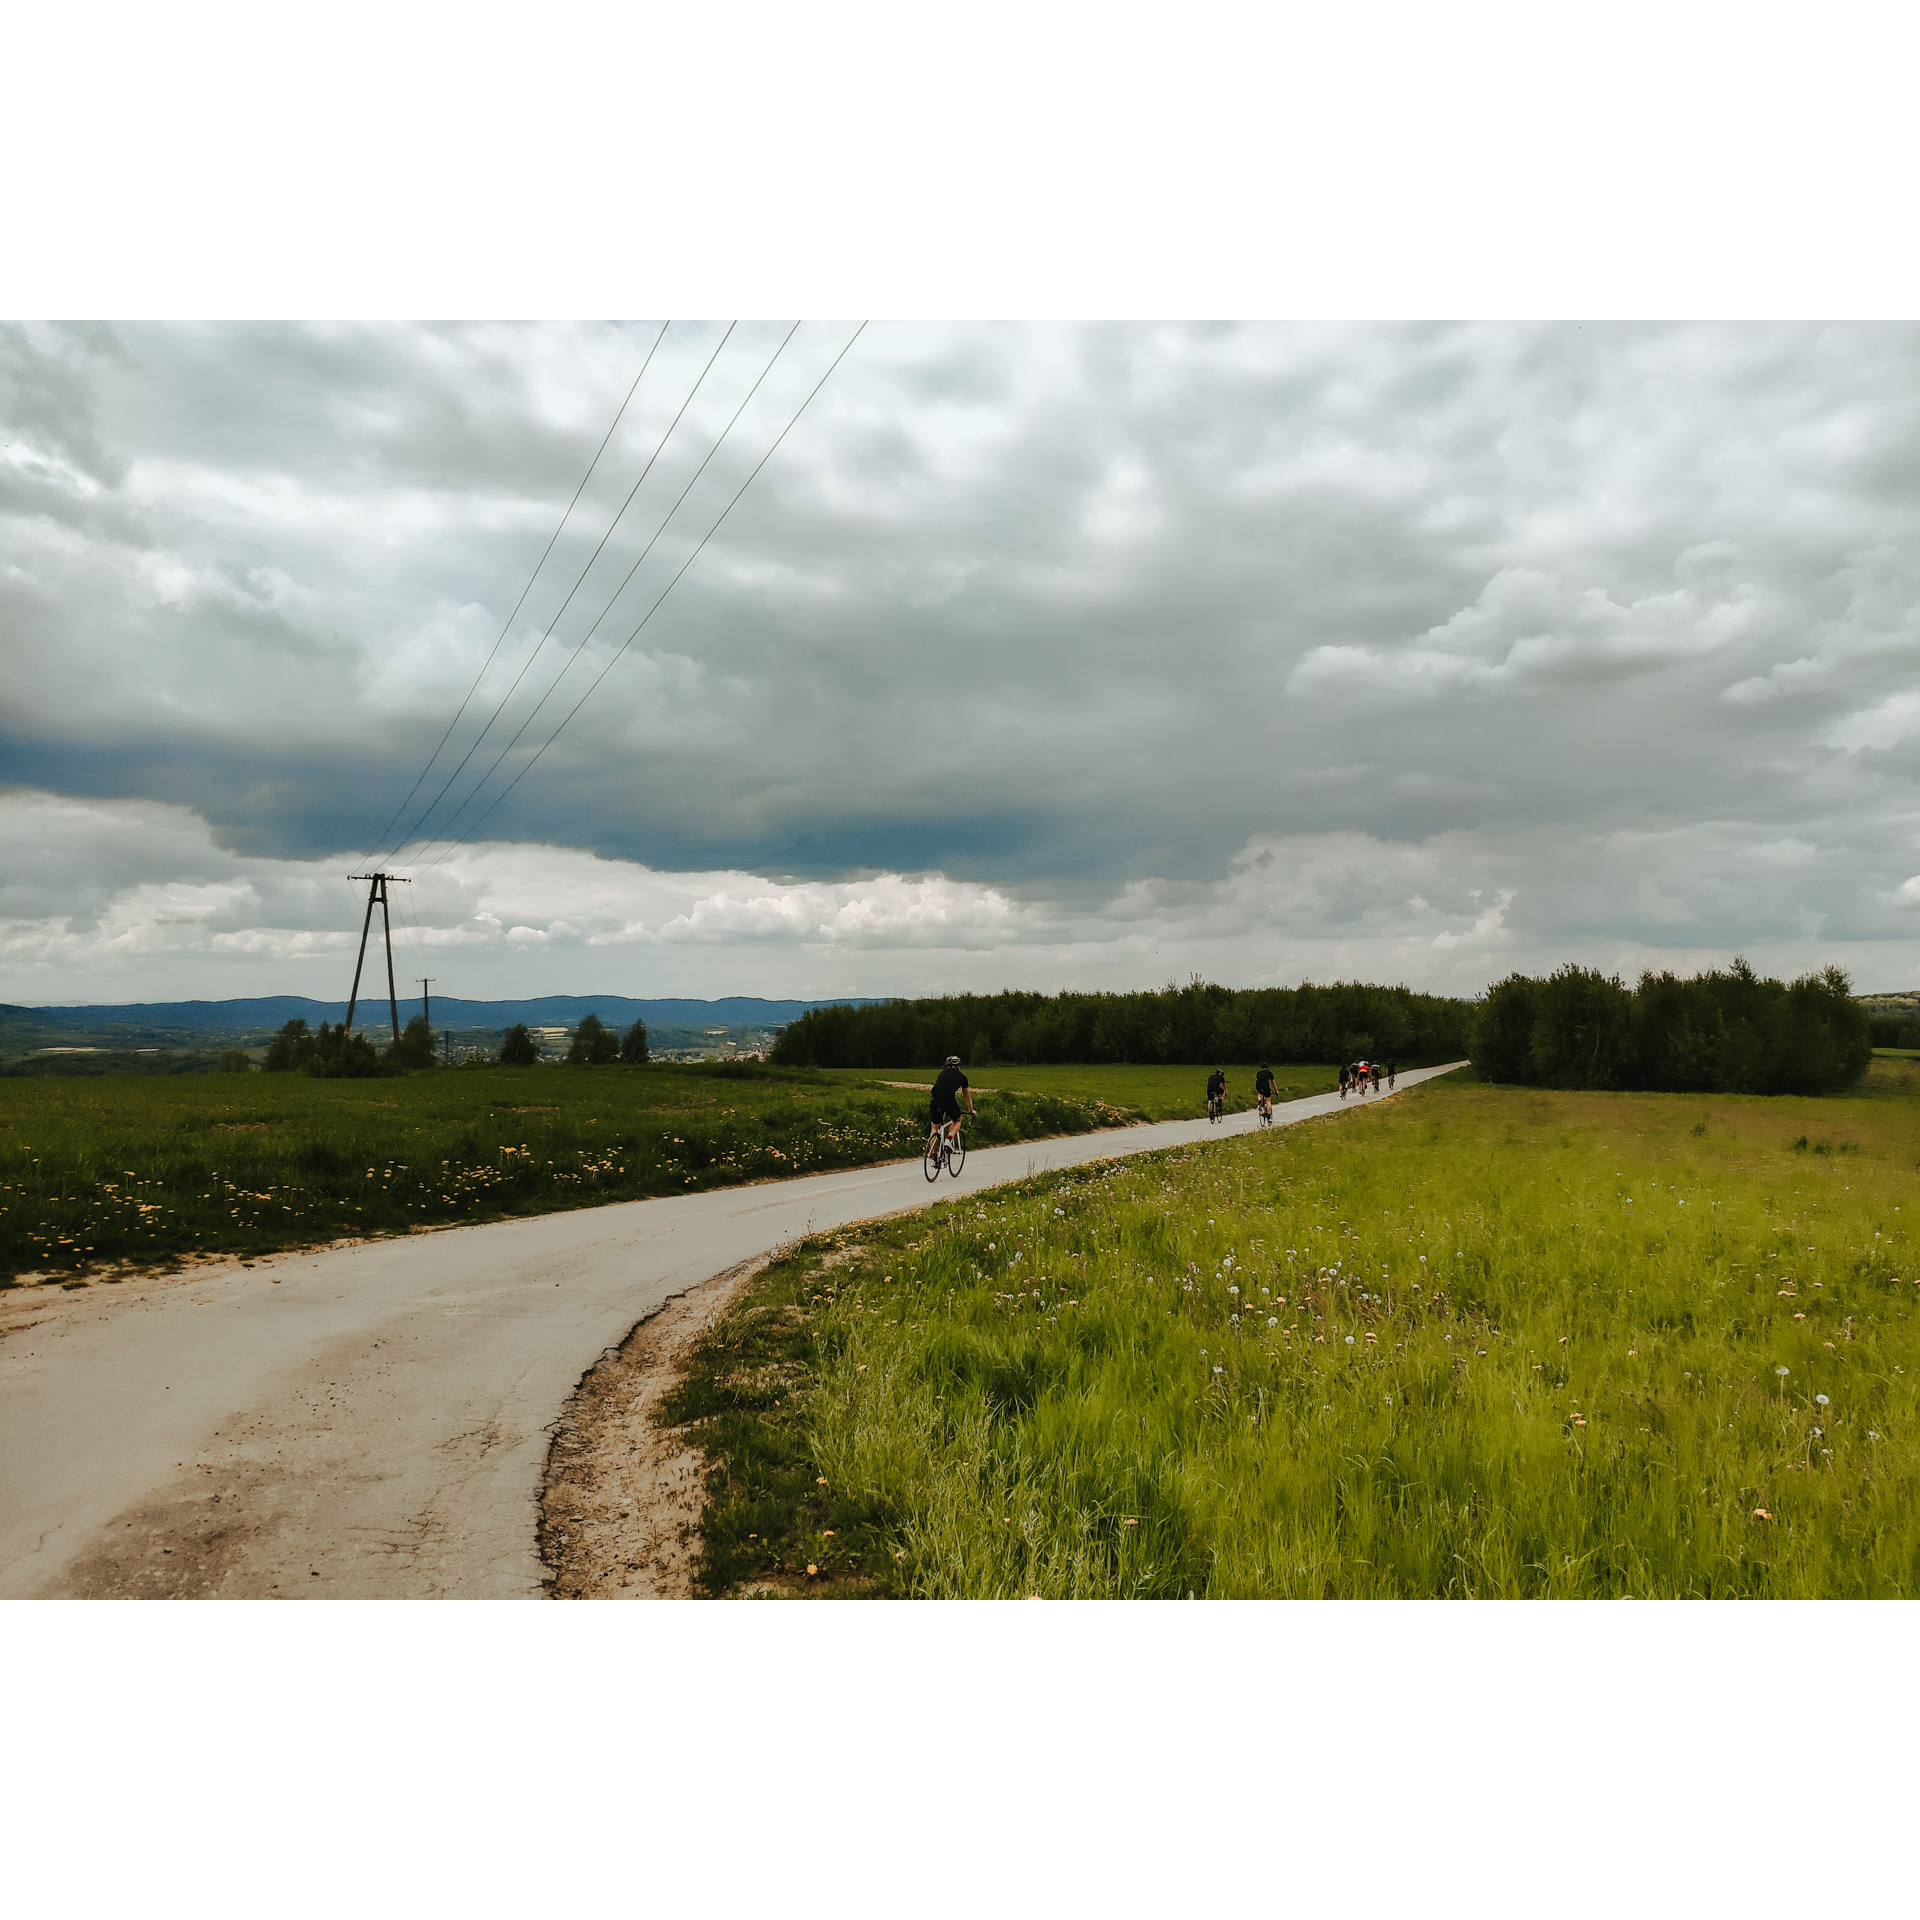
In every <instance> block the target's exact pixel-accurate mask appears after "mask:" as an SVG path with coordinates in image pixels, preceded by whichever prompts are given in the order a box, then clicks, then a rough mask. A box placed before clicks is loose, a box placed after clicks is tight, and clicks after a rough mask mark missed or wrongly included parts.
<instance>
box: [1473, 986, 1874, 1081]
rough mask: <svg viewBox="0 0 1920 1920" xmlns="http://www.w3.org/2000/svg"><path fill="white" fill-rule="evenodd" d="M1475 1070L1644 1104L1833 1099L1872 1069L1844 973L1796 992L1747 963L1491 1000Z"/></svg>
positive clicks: (1513, 989) (1477, 1024)
mask: <svg viewBox="0 0 1920 1920" xmlns="http://www.w3.org/2000/svg"><path fill="white" fill-rule="evenodd" d="M1469 1055H1470V1058H1471V1059H1472V1061H1473V1064H1474V1066H1475V1068H1476V1069H1477V1070H1478V1072H1479V1074H1480V1076H1481V1078H1482V1079H1485V1080H1493V1081H1502V1082H1506V1083H1508V1084H1513V1085H1519V1086H1530V1087H1567V1088H1594V1089H1602V1090H1604V1089H1616V1090H1634V1091H1640V1092H1646V1093H1835V1092H1838V1091H1839V1090H1840V1089H1841V1088H1842V1087H1849V1086H1852V1085H1853V1083H1854V1082H1855V1081H1856V1080H1858V1079H1859V1078H1860V1076H1861V1074H1863V1073H1864V1072H1865V1071H1866V1068H1867V1062H1868V1061H1869V1060H1870V1059H1871V1058H1872V1057H1873V1038H1872V1034H1871V1032H1870V1029H1869V1023H1868V1019H1867V1015H1866V1013H1865V1012H1864V1010H1863V1009H1862V1008H1861V1007H1860V1005H1859V1003H1858V1002H1857V1001H1855V999H1854V997H1853V986H1852V983H1851V982H1850V981H1849V980H1848V978H1847V976H1846V974H1845V972H1844V971H1843V970H1842V969H1841V968H1839V967H1827V968H1825V969H1824V970H1823V971H1821V972H1819V973H1809V974H1804V975H1802V976H1801V977H1800V978H1799V979H1798V980H1795V981H1793V982H1791V983H1790V984H1789V983H1788V982H1785V981H1780V980H1763V979H1762V978H1761V977H1760V976H1759V975H1758V974H1757V973H1755V972H1754V970H1753V968H1752V967H1751V966H1749V965H1748V964H1747V962H1746V961H1745V960H1735V961H1734V963H1733V965H1732V966H1731V967H1729V968H1727V969H1725V970H1724V971H1721V970H1719V969H1715V970H1713V971H1710V972H1707V973H1702V974H1697V975H1695V976H1694V977H1693V978H1691V979H1686V980H1682V979H1679V978H1677V977H1676V976H1675V975H1674V974H1672V973H1654V972H1651V971H1648V972H1646V973H1643V974H1642V975H1641V976H1640V983H1639V985H1638V986H1637V987H1632V988H1629V987H1627V986H1626V985H1624V984H1623V983H1622V982H1621V981H1620V980H1619V979H1618V978H1616V977H1614V976H1611V975H1608V974H1603V973H1601V972H1600V971H1599V970H1598V969H1597V968H1589V967H1575V966H1566V967H1561V968H1560V969H1559V970H1558V971H1557V972H1555V973H1553V974H1550V975H1549V976H1548V977H1547V978H1546V979H1544V980H1537V979H1531V978H1529V977H1528V976H1527V975H1525V974H1520V973H1516V974H1510V975H1509V976H1508V977H1507V978H1506V979H1505V980H1502V981H1501V982H1500V983H1499V984H1498V985H1497V986H1494V987H1490V988H1489V989H1488V990H1487V994H1486V997H1485V998H1484V999H1483V1000H1482V1001H1481V1003H1480V1006H1479V1009H1478V1013H1477V1016H1476V1018H1475V1020H1474V1024H1473V1040H1472V1046H1471V1048H1470V1049H1469Z"/></svg>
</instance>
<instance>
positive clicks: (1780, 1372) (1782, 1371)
mask: <svg viewBox="0 0 1920 1920" xmlns="http://www.w3.org/2000/svg"><path fill="white" fill-rule="evenodd" d="M1774 1372H1775V1373H1777V1374H1778V1375H1779V1376H1780V1378H1781V1379H1782V1380H1784V1379H1785V1378H1786V1377H1787V1370H1786V1368H1785V1367H1775V1368H1774Z"/></svg>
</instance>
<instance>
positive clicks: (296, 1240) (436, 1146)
mask: <svg viewBox="0 0 1920 1920" xmlns="http://www.w3.org/2000/svg"><path fill="white" fill-rule="evenodd" d="M5 1084H6V1090H5V1092H4V1094H0V1284H12V1283H13V1282H14V1280H15V1278H16V1277H17V1276H25V1275H43V1276H47V1277H51V1278H56V1279H59V1280H61V1281H63V1282H64V1283H66V1284H69V1285H71V1284H77V1283H80V1282H81V1281H83V1280H85V1279H86V1278H87V1277H88V1276H90V1275H91V1276H94V1277H98V1278H102V1279H112V1278H115V1277H117V1275H118V1273H119V1272H121V1271H123V1270H126V1269H138V1268H143V1267H152V1266H165V1265H169V1264H171V1263H173V1262H176V1261H178V1260H180V1259H182V1258H183V1257H187V1256H190V1255H196V1254H208V1253H221V1254H239V1255H242V1256H246V1255H252V1254H264V1253H271V1252H275V1251H278V1250H280V1249H284V1248H289V1247H300V1246H312V1245H315V1244H318V1243H322V1242H325V1241H329V1240H334V1239H338V1238H342V1237H346V1236H363V1235H372V1234H390V1233H405V1232H409V1231H413V1230H416V1229H419V1228H422V1227H433V1226H444V1225H451V1224H454V1223H456V1222H465V1221H476V1220H490V1219H501V1218H506V1217H508V1216H510V1215H516V1214H530V1213H548V1212H552V1211H555V1210H557V1209H560V1208H565V1207H583V1206H596V1205H600V1204H603V1203H605V1202H607V1201H613V1200H637V1199H644V1198H648V1197H651V1196H654V1195H659V1194H668V1193H689V1192H694V1191H697V1190H699V1189H702V1188H706V1187H715V1186H730V1185H734V1184H736V1183H738V1182H741V1181H747V1180H765V1179H778V1178H783V1177H786V1176H789V1175H792V1174H799V1173H817V1172H822V1171H825V1170H829V1169H832V1168H837V1167H849V1166H860V1165H865V1164H869V1163H871V1162H874V1161H879V1160H891V1159H901V1158H909V1157H912V1156H914V1155H917V1154H918V1153H919V1152H920V1150H921V1148H922V1147H923V1145H924V1144H925V1140H926V1130H927V1123H926V1095H925V1094H924V1093H916V1092H912V1091H908V1090H903V1089H899V1088H892V1087H883V1086H877V1085H872V1084H854V1085H845V1084H841V1083H840V1082H838V1081H834V1080H829V1079H827V1078H825V1077H824V1076H822V1075H819V1074H815V1073H810V1072H806V1071H788V1070H783V1069H778V1068H768V1067H762V1066H743V1065H712V1066H651V1067H626V1066H605V1067H558V1066H542V1067H488V1068H474V1069H465V1068H457V1069H454V1070H452V1071H446V1070H436V1071H434V1072H429V1073H418V1074H410V1075H406V1076H401V1077H396V1078H385V1079H367V1080H322V1079H313V1078H310V1077H309V1076H308V1075H306V1074H303V1073H289V1074H260V1073H254V1074H194V1075H181V1076H177V1077H175V1076H158V1075H139V1076H135V1075H124V1076H123V1075H96V1076H90V1077H87V1078H81V1079H31V1080H11V1081H8V1082H6V1083H5ZM982 1104H983V1111H982V1115H981V1117H980V1119H978V1120H977V1121H975V1122H974V1123H973V1125H972V1128H971V1137H972V1139H973V1140H974V1141H975V1142H977V1143H978V1144H980V1145H993V1144H996V1143H999V1142H1004V1141H1011V1140H1026V1139H1034V1138H1037V1137H1039V1136H1041V1135H1045V1134H1059V1133H1081V1132H1085V1131H1087V1130H1089V1129H1090V1128H1093V1127H1097V1126H1105V1125H1113V1124H1116V1123H1118V1122H1120V1121H1122V1120H1124V1119H1126V1118H1127V1117H1128V1116H1127V1115H1126V1114H1123V1113H1121V1112H1118V1111H1117V1110H1115V1109H1114V1108H1112V1107H1110V1106H1107V1105H1104V1104H1101V1103H1100V1102H1098V1101H1095V1100H1091V1099H1084V1098H1082V1099H1074V1098H1069V1097H1065V1096H1061V1095H1056V1094H1051V1093H1044V1092H1036V1093H1019V1094H1013V1093H1009V1094H1007V1095H1004V1096H1001V1097H999V1098H997V1099H995V1100H991V1101H987V1102H983V1103H982Z"/></svg>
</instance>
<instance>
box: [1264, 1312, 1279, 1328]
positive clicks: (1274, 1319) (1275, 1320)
mask: <svg viewBox="0 0 1920 1920" xmlns="http://www.w3.org/2000/svg"><path fill="white" fill-rule="evenodd" d="M1279 1324H1280V1318H1279V1316H1278V1315H1277V1314H1272V1313H1270V1314H1268V1315H1267V1325H1268V1326H1270V1327H1277V1326H1278V1325H1279Z"/></svg>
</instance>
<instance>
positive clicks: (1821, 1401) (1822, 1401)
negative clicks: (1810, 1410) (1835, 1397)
mask: <svg viewBox="0 0 1920 1920" xmlns="http://www.w3.org/2000/svg"><path fill="white" fill-rule="evenodd" d="M1813 1404H1814V1405H1815V1406H1816V1407H1824V1406H1826V1405H1827V1404H1828V1402H1827V1396H1826V1395H1825V1394H1824V1393H1816V1394H1815V1395H1814V1396H1813Z"/></svg>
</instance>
